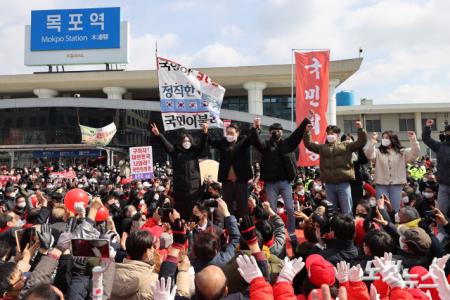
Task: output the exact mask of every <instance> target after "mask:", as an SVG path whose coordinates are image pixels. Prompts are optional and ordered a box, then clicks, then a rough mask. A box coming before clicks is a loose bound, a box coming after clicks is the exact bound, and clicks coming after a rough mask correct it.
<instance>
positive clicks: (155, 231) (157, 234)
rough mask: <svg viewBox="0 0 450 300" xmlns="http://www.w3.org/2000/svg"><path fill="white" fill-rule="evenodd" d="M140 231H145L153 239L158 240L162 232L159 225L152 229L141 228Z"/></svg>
mask: <svg viewBox="0 0 450 300" xmlns="http://www.w3.org/2000/svg"><path fill="white" fill-rule="evenodd" d="M142 229H145V230H147V231H148V232H150V233H151V234H152V235H153V236H154V237H155V238H158V239H159V237H160V236H161V234H162V233H163V232H164V230H163V228H162V227H161V226H159V225H155V226H153V227H143V228H142Z"/></svg>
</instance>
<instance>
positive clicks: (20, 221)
mask: <svg viewBox="0 0 450 300" xmlns="http://www.w3.org/2000/svg"><path fill="white" fill-rule="evenodd" d="M25 223H26V222H25V220H19V221H17V223H16V227H22V226H23V225H25Z"/></svg>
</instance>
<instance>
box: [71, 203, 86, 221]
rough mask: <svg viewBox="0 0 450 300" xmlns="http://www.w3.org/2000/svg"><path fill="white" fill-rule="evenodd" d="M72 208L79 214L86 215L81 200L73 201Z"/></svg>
mask: <svg viewBox="0 0 450 300" xmlns="http://www.w3.org/2000/svg"><path fill="white" fill-rule="evenodd" d="M73 208H75V211H76V212H77V214H78V215H79V216H81V217H84V216H85V215H86V208H85V207H84V203H83V202H75V204H74V205H73Z"/></svg>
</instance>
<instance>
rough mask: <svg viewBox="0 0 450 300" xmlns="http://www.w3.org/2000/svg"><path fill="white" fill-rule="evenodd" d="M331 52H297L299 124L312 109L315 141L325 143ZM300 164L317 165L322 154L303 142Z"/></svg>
mask: <svg viewBox="0 0 450 300" xmlns="http://www.w3.org/2000/svg"><path fill="white" fill-rule="evenodd" d="M329 66H330V51H314V52H295V70H296V96H297V99H296V120H297V126H298V125H299V124H300V123H301V122H302V121H303V119H304V118H305V117H307V116H308V114H309V112H310V111H312V113H313V117H312V118H311V119H310V120H311V123H312V125H313V129H312V130H311V135H312V141H315V142H319V143H323V141H324V140H325V136H326V132H325V128H326V127H327V126H328V124H327V115H326V113H327V110H328V81H329ZM298 164H299V166H302V167H306V166H318V165H319V155H318V154H315V153H313V152H311V151H309V150H308V149H306V148H305V145H304V144H303V143H301V144H300V156H299V159H298Z"/></svg>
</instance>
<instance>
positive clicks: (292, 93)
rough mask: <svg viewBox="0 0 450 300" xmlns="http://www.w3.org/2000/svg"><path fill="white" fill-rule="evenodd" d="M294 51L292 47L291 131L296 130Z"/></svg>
mask: <svg viewBox="0 0 450 300" xmlns="http://www.w3.org/2000/svg"><path fill="white" fill-rule="evenodd" d="M294 52H295V49H291V132H294V103H296V102H295V101H294Z"/></svg>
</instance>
